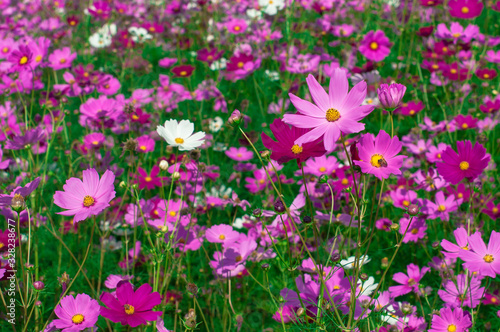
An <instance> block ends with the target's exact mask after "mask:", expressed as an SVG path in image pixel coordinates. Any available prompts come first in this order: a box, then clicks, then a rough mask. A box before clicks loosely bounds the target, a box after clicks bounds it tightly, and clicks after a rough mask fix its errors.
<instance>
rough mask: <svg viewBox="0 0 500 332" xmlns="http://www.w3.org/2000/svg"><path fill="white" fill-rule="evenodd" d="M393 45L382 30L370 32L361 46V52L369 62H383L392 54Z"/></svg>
mask: <svg viewBox="0 0 500 332" xmlns="http://www.w3.org/2000/svg"><path fill="white" fill-rule="evenodd" d="M391 45H392V44H391V42H390V41H389V38H387V36H386V35H385V33H384V32H383V31H382V30H377V31H369V32H368V33H367V34H366V35H365V37H364V38H363V40H362V41H361V44H360V45H359V52H360V53H361V54H363V55H364V56H365V57H366V58H367V59H368V60H371V61H382V60H384V59H385V58H386V57H387V56H388V55H389V53H391Z"/></svg>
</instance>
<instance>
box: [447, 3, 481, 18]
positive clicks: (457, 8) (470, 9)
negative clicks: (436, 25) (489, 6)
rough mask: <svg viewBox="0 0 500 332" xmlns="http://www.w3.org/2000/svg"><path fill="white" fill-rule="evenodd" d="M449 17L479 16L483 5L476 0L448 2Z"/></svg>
mask: <svg viewBox="0 0 500 332" xmlns="http://www.w3.org/2000/svg"><path fill="white" fill-rule="evenodd" d="M448 6H449V7H450V9H449V11H450V15H451V16H452V17H458V18H474V17H478V16H479V15H481V12H482V11H483V7H484V6H483V4H482V3H481V2H479V1H478V0H451V1H450V2H448Z"/></svg>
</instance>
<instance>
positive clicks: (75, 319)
mask: <svg viewBox="0 0 500 332" xmlns="http://www.w3.org/2000/svg"><path fill="white" fill-rule="evenodd" d="M83 319H84V317H83V315H82V314H76V315H74V316H73V317H71V321H72V322H73V323H74V324H81V323H82V322H83Z"/></svg>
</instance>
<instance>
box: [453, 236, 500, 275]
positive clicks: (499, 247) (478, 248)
mask: <svg viewBox="0 0 500 332" xmlns="http://www.w3.org/2000/svg"><path fill="white" fill-rule="evenodd" d="M469 248H470V250H460V251H459V252H458V257H459V258H460V259H462V260H463V261H465V263H464V267H465V268H467V269H469V270H471V271H474V272H476V271H478V272H479V273H481V275H483V276H489V277H492V278H495V277H496V275H497V274H500V233H498V232H495V231H492V232H491V236H490V241H489V242H488V246H487V247H486V244H485V243H484V241H483V239H482V238H481V234H480V233H479V232H477V233H474V234H472V235H471V236H469Z"/></svg>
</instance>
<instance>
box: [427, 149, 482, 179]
mask: <svg viewBox="0 0 500 332" xmlns="http://www.w3.org/2000/svg"><path fill="white" fill-rule="evenodd" d="M457 151H458V154H457V153H456V152H455V151H454V150H453V149H452V148H451V147H448V148H447V149H446V150H445V151H444V152H443V153H442V155H441V157H442V160H443V162H442V163H436V168H437V170H438V172H439V174H441V176H442V177H443V178H444V179H445V180H446V181H448V182H450V183H451V184H458V183H459V182H460V181H462V180H463V179H465V178H467V179H468V180H469V181H473V180H474V179H475V178H477V177H478V176H479V175H480V174H481V173H482V172H483V170H484V169H485V168H486V167H487V166H488V163H489V162H490V156H489V155H486V149H485V148H484V147H483V146H482V145H481V144H479V143H477V142H476V144H474V147H472V143H471V141H459V142H457Z"/></svg>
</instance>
